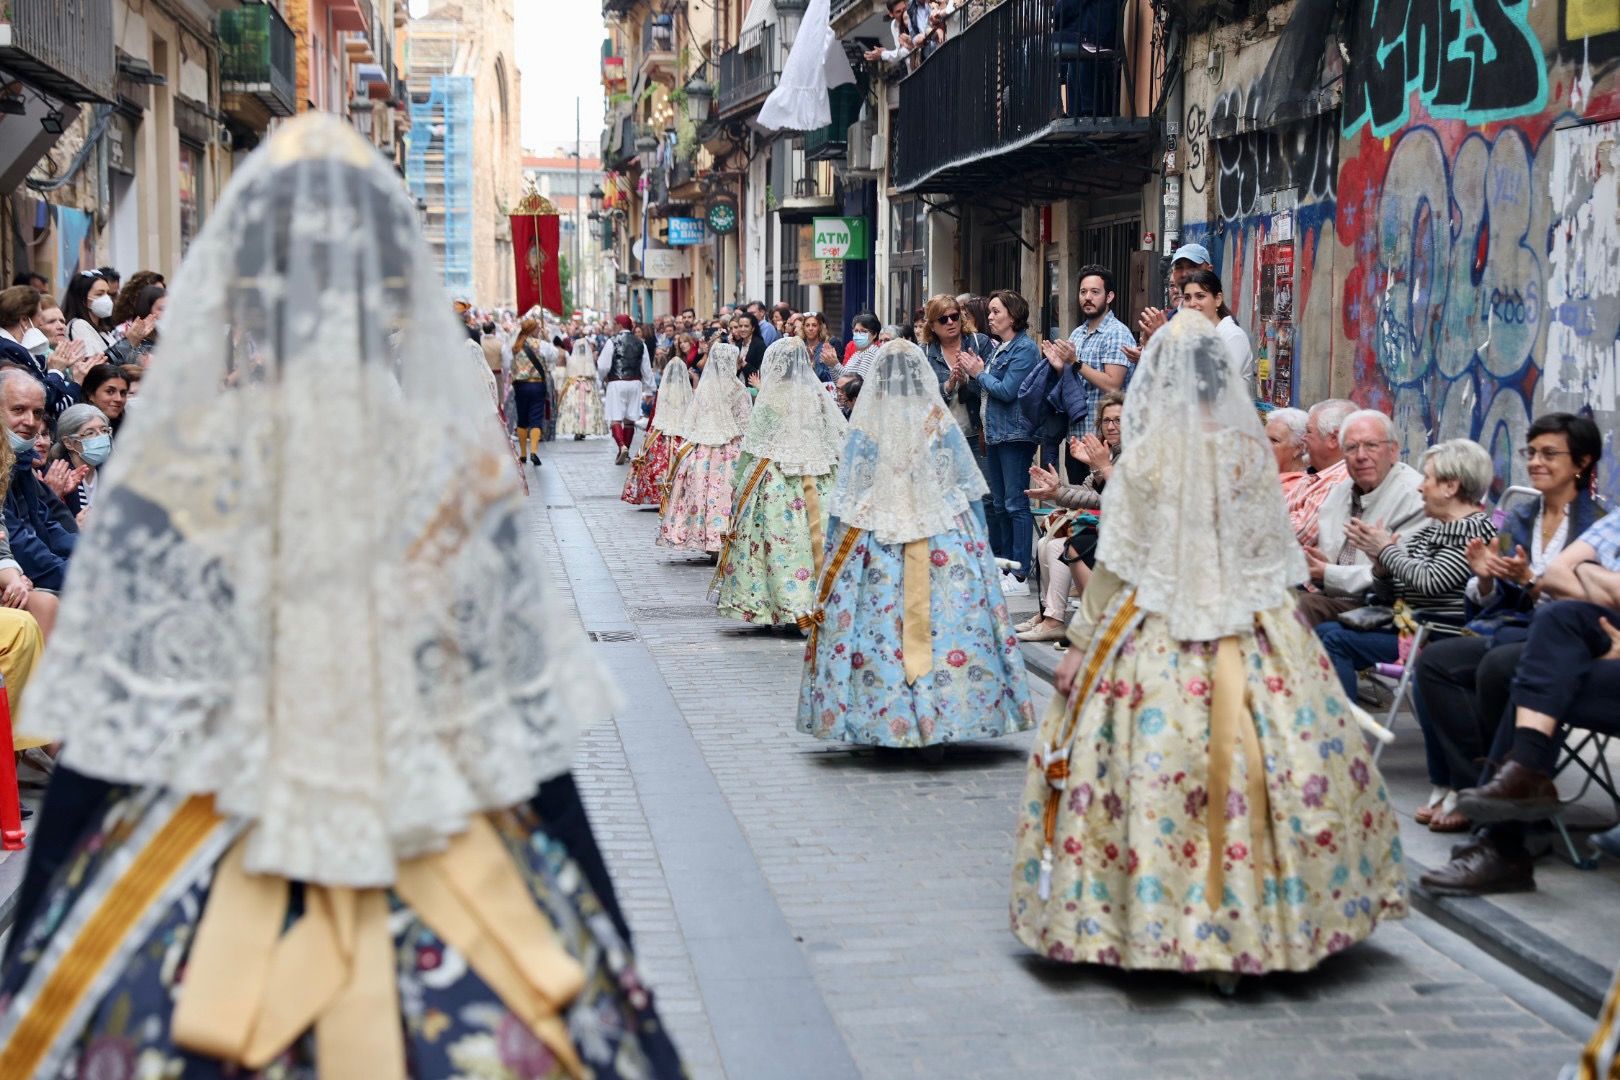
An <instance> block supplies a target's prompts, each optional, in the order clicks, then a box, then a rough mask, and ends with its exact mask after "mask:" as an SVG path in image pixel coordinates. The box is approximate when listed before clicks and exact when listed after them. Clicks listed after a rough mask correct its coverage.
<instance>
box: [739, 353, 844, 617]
mask: <svg viewBox="0 0 1620 1080" xmlns="http://www.w3.org/2000/svg"><path fill="white" fill-rule="evenodd" d="M760 374H761V379H760V385H759V397H758V398H756V399H755V401H754V411H753V414H752V415H751V416H750V417H749V420H748V434H747V435H745V436H743V442H742V457H741V458H740V459H739V460H738V462H737V473H736V476H735V477H733V481H732V482H733V483H734V484H735V486H736V489H737V497H736V506H735V508H734V509H733V510H732V514H731V529H730V531H729V535H728V536H727V537H726V545H725V547H724V548H723V549H722V550H721V553H720V567H719V569H718V570H717V571H716V572H715V583H716V584H717V585H718V586H719V608H720V614H722V615H727V616H730V617H731V618H734V619H741V620H743V621H744V622H750V623H763V624H765V625H766V626H797V625H798V622H799V619H800V617H801V616H804V615H808V614H810V611H811V609H812V608H813V607H815V590H816V574H817V572H818V571H819V570H820V568H821V557H822V547H823V537H824V536H825V535H826V522H827V498H828V496H829V495H831V494H832V487H833V479H834V476H835V474H836V472H837V469H838V455H839V454H841V453H842V452H843V449H844V437H845V433H846V432H847V431H848V427H849V424H848V421H846V420H845V419H844V414H843V413H842V412H840V411H839V409H838V402H836V401H835V400H833V396H832V394H831V393H829V392H828V391H827V388H826V387H824V386H822V385H821V383H820V382H819V381H818V380H817V379H816V375H815V372H814V371H813V370H812V368H811V366H810V353H809V351H808V350H806V349H805V347H804V342H803V341H801V340H799V339H798V338H781V339H779V340H777V341H774V342H772V343H771V346H770V347H769V348H768V349H766V350H765V362H764V363H763V364H762V365H761V367H760Z"/></svg>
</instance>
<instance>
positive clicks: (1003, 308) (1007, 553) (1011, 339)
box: [959, 289, 1041, 596]
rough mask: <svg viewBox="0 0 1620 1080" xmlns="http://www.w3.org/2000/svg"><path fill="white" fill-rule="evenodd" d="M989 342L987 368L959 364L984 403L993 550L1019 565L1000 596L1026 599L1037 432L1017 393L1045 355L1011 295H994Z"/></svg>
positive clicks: (1024, 306)
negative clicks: (991, 345)
mask: <svg viewBox="0 0 1620 1080" xmlns="http://www.w3.org/2000/svg"><path fill="white" fill-rule="evenodd" d="M989 322H990V336H991V338H992V339H994V340H995V341H996V342H998V344H997V345H996V348H995V351H994V352H993V353H991V354H990V359H989V361H988V362H986V361H984V360H981V359H979V358H978V357H967V358H965V359H962V360H961V361H960V363H961V365H962V367H961V369H960V372H959V373H960V374H961V376H962V377H963V378H964V379H972V380H973V381H974V382H976V383H977V384H978V387H979V390H980V392H981V397H982V399H983V406H982V407H983V409H984V441H985V443H986V446H987V447H988V451H989V457H988V462H987V467H986V476H985V479H986V480H988V481H989V484H990V497H989V498H988V499H986V500H985V507H984V508H985V518H986V524H988V525H989V528H990V550H991V551H993V552H994V553H995V555H996V557H997V558H998V559H1006V560H1008V561H1010V562H1013V563H1016V564H1017V568H1016V569H1015V570H1012V571H1011V572H1009V573H1005V574H1003V575H1002V581H1001V591H1002V592H1003V593H1004V594H1007V595H1010V596H1027V595H1028V594H1029V584H1028V582H1027V581H1026V578H1028V576H1029V559H1030V552H1031V550H1032V549H1033V547H1034V544H1035V518H1034V516H1033V515H1032V514H1031V513H1030V509H1029V496H1027V495H1025V494H1024V491H1025V489H1026V488H1027V487H1028V486H1029V484H1028V481H1029V466H1030V462H1032V461H1033V460H1034V459H1035V439H1036V435H1035V428H1034V425H1033V423H1032V422H1031V420H1030V417H1029V414H1028V413H1027V411H1026V410H1024V409H1023V408H1020V406H1019V401H1018V391H1019V389H1020V388H1021V387H1022V386H1023V385H1024V381H1025V380H1026V379H1028V378H1029V374H1030V372H1032V371H1034V370H1035V368H1036V367H1037V366H1038V365H1039V364H1040V363H1041V354H1040V351H1039V350H1038V349H1036V347H1035V342H1033V341H1031V340H1030V337H1029V333H1028V329H1029V302H1028V301H1027V300H1025V299H1024V298H1023V297H1022V296H1019V295H1018V294H1017V293H1015V292H1013V291H1012V290H1011V289H997V290H996V291H995V292H993V293H991V294H990V304H989Z"/></svg>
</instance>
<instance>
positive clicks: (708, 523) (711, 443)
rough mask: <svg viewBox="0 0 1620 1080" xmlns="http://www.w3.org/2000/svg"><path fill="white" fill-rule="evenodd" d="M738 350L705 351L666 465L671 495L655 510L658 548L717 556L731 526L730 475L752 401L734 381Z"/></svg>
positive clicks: (719, 347) (722, 345)
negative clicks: (672, 454) (676, 446)
mask: <svg viewBox="0 0 1620 1080" xmlns="http://www.w3.org/2000/svg"><path fill="white" fill-rule="evenodd" d="M739 355H740V353H739V352H738V351H737V346H735V345H730V344H726V343H724V342H722V343H720V344H717V345H715V346H714V347H713V348H711V349H710V350H709V356H708V359H707V360H705V361H704V363H703V375H702V376H701V377H700V378H699V379H698V385H697V389H696V390H695V391H693V393H692V404H691V405H689V406H688V407H687V409H686V416H685V418H684V419H682V421H681V428H680V430H681V440H682V442H681V448H680V449H679V450H677V451H676V452H675V457H674V459H673V460H672V461H671V462H670V476H669V497H668V498H666V499H665V500H664V505H663V506H662V507H660V508H659V511H658V513H659V522H658V541H657V542H658V545H659V546H660V547H672V548H679V549H681V550H683V551H693V552H698V553H700V554H709V555H712V554H715V553H717V552H718V551H719V550H720V545H721V544H723V543H724V542H725V535H726V529H727V528H728V527H729V525H730V523H731V500H732V496H733V494H734V492H733V491H732V487H731V477H732V474H733V473H734V472H736V468H737V455H738V454H740V453H741V452H742V438H743V432H745V431H747V430H748V413H749V410H750V408H752V399H750V398H749V396H748V390H747V389H746V388H745V387H744V386H743V384H742V382H741V380H739V379H738V378H737V358H738V356H739Z"/></svg>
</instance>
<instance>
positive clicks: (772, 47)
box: [718, 23, 782, 120]
mask: <svg viewBox="0 0 1620 1080" xmlns="http://www.w3.org/2000/svg"><path fill="white" fill-rule="evenodd" d="M781 74H782V63H781V57H780V56H779V55H778V49H777V47H776V25H775V24H774V23H771V24H767V25H766V26H765V28H764V29H763V30H762V31H761V32H760V36H759V44H758V45H756V46H754V47H753V48H751V49H748V50H747V51H743V50H741V49H735V48H734V49H727V50H726V51H725V52H723V53H721V54H720V93H719V104H718V113H719V117H720V119H722V120H725V119H729V118H731V117H733V116H735V115H737V114H739V113H741V112H744V111H745V110H747V109H750V108H754V107H757V106H759V105H761V104H763V103H764V101H765V99H766V98H767V97H768V96H770V92H771V91H772V90H774V89H776V81H777V79H778V78H779V77H780V76H781Z"/></svg>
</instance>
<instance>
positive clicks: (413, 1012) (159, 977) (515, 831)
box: [0, 796, 685, 1080]
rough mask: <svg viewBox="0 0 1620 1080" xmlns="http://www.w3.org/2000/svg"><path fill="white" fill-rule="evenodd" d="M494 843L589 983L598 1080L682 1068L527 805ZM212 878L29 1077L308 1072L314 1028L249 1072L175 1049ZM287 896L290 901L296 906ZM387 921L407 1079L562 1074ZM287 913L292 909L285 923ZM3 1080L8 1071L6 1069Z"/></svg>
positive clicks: (494, 1004) (263, 1079)
mask: <svg viewBox="0 0 1620 1080" xmlns="http://www.w3.org/2000/svg"><path fill="white" fill-rule="evenodd" d="M139 798H140V797H139V796H131V797H126V798H124V799H122V800H119V801H117V802H115V803H114V804H112V805H111V807H110V808H109V809H108V810H107V811H106V813H105V815H104V816H103V818H102V821H101V824H100V825H99V826H98V827H96V828H94V829H92V830H91V831H90V835H88V836H87V837H86V838H85V839H84V840H82V841H81V842H80V845H79V847H78V849H77V851H76V853H75V854H74V855H73V856H72V857H71V858H69V859H68V861H67V862H66V863H65V864H64V865H63V867H62V868H61V870H60V872H59V874H58V876H57V879H56V885H55V887H54V888H53V891H52V893H51V895H50V896H49V898H48V900H47V901H46V902H45V904H44V905H43V907H42V909H41V911H40V914H39V917H38V918H36V919H35V920H34V921H33V923H32V925H31V926H30V928H29V930H28V938H27V940H26V941H24V942H23V943H21V946H20V948H19V949H17V950H16V955H15V959H14V962H13V963H12V964H11V966H10V967H8V968H7V970H6V971H5V972H4V973H3V974H0V1016H3V1014H4V1013H5V1012H6V1010H8V1009H10V1008H12V1007H13V1006H18V1007H21V1006H24V1005H26V1004H27V1002H28V1000H29V999H30V998H31V997H32V996H34V995H35V994H37V992H38V988H37V986H35V985H34V982H35V980H34V979H33V978H31V976H33V975H34V974H35V968H36V966H37V964H38V961H39V960H40V958H41V956H42V955H43V954H44V952H45V951H46V949H47V947H48V946H49V944H50V941H51V938H52V935H53V934H54V933H55V932H56V931H57V929H58V928H59V927H60V926H61V925H62V924H63V922H64V920H65V919H66V918H67V917H68V914H69V912H70V911H71V910H72V908H73V907H74V904H75V903H76V901H78V900H79V898H80V897H81V896H83V895H84V894H85V893H86V891H87V890H88V889H89V888H90V887H91V885H92V884H93V883H94V882H96V881H97V880H98V878H99V877H100V876H101V875H102V874H106V873H116V872H117V868H118V866H119V860H120V858H121V857H123V856H124V855H125V849H126V848H127V847H128V844H127V841H128V840H129V837H130V834H131V831H132V825H131V819H132V817H138V816H139V814H138V810H137V811H136V813H135V814H132V813H131V808H132V806H134V805H136V800H138V799H139ZM490 820H491V822H492V823H493V824H494V825H495V827H496V830H497V832H498V834H499V836H500V839H501V840H502V842H503V843H504V845H505V847H506V849H507V851H508V853H509V854H510V855H511V856H512V859H513V861H514V864H515V865H516V867H517V869H518V871H519V873H520V874H521V876H522V877H523V879H524V881H525V882H526V883H527V884H528V885H529V887H530V889H531V890H532V891H533V894H534V896H535V899H536V901H537V903H538V905H539V908H540V910H541V911H542V912H543V913H544V914H545V915H546V916H547V917H549V919H550V921H551V923H552V925H553V927H554V928H555V931H556V934H557V937H558V940H559V941H560V942H561V943H562V945H563V947H564V949H566V951H567V952H568V953H569V954H571V955H572V956H573V957H574V958H575V959H576V960H578V961H580V963H581V964H583V965H584V967H585V971H586V983H585V987H584V989H583V990H582V991H581V992H580V993H579V995H578V997H576V998H575V999H574V1001H573V1003H572V1004H571V1005H570V1006H569V1007H568V1009H567V1010H566V1012H565V1013H564V1014H563V1018H564V1019H565V1020H566V1022H567V1025H568V1032H569V1035H570V1037H571V1038H572V1041H573V1043H574V1048H575V1050H576V1052H577V1053H578V1054H579V1056H580V1058H581V1059H582V1060H583V1062H584V1064H585V1066H586V1067H587V1068H588V1069H589V1070H590V1071H591V1073H592V1075H593V1076H594V1077H596V1080H608V1078H615V1077H617V1078H623V1080H631V1078H636V1080H642V1078H663V1077H680V1076H684V1075H685V1073H684V1070H683V1068H682V1066H681V1063H680V1059H679V1056H678V1055H677V1054H676V1051H675V1047H674V1044H673V1043H671V1042H670V1040H669V1036H668V1034H667V1033H666V1031H665V1029H664V1027H663V1026H662V1024H661V1023H660V1021H659V1019H658V1016H657V1014H656V1013H655V1012H654V1010H653V1006H652V1000H651V995H650V993H649V991H648V990H647V989H646V987H644V986H643V985H642V983H641V981H640V977H639V976H638V974H637V972H636V968H635V964H634V961H633V959H632V957H631V955H630V951H629V949H628V947H627V946H626V945H625V943H624V941H623V939H622V938H621V937H620V936H619V934H618V932H617V931H616V930H615V929H614V924H613V920H612V918H611V917H610V916H609V914H608V913H607V912H606V911H605V910H604V909H603V907H602V905H601V903H600V902H599V901H598V900H597V898H596V896H595V894H594V893H593V892H592V891H591V889H590V887H589V886H588V885H587V884H586V882H585V879H584V876H583V875H582V873H581V872H580V870H579V868H578V866H577V865H576V864H575V863H574V862H573V861H572V860H571V859H570V858H569V857H568V854H567V852H566V851H565V850H564V849H563V847H562V845H561V844H559V843H557V842H555V841H554V840H552V839H551V838H550V837H549V836H548V835H547V834H546V833H545V832H544V831H542V829H541V828H540V826H539V824H538V822H537V819H536V818H535V817H534V816H533V815H532V813H531V812H530V811H528V810H527V808H518V809H514V810H511V811H507V812H504V813H500V814H493V815H490ZM212 881H213V876H212V874H211V873H204V874H201V875H200V876H199V878H198V880H196V881H194V882H192V883H191V884H190V885H189V887H187V888H185V889H184V891H183V892H181V893H180V894H179V895H178V897H177V899H175V901H174V902H173V903H171V904H170V905H169V906H168V908H167V910H165V911H162V912H161V913H160V915H159V917H158V918H157V920H156V922H155V923H153V924H152V928H151V929H150V930H149V931H146V932H144V933H143V934H142V936H141V939H140V941H139V944H138V945H137V947H136V948H135V949H134V950H133V952H131V953H130V954H129V955H128V957H127V958H126V959H124V961H123V963H122V964H121V965H119V964H117V963H114V964H111V965H109V967H108V969H107V970H106V971H104V972H103V973H102V974H101V976H99V979H101V980H104V984H103V983H98V984H97V986H96V987H95V989H93V990H92V991H91V993H92V995H93V1004H92V1006H91V1008H90V1011H89V1012H88V1014H87V1015H86V1016H85V1017H84V1019H83V1021H82V1023H81V1024H80V1030H79V1031H78V1033H77V1035H75V1036H73V1037H72V1043H71V1045H70V1048H69V1052H68V1053H67V1055H66V1056H65V1057H64V1058H62V1059H61V1061H60V1062H59V1066H58V1067H56V1068H52V1069H50V1070H48V1071H46V1072H44V1073H40V1074H36V1076H35V1077H34V1078H32V1080H46V1078H49V1080H90V1078H94V1080H142V1078H146V1077H156V1078H162V1080H225V1078H227V1077H229V1078H231V1080H249V1078H252V1080H315V1078H316V1075H317V1064H316V1054H315V1036H314V1032H313V1030H311V1031H308V1032H305V1034H304V1035H303V1036H301V1037H300V1038H299V1039H297V1040H296V1041H294V1043H293V1044H292V1045H291V1046H290V1047H289V1048H288V1049H287V1050H286V1051H284V1052H283V1053H282V1054H281V1055H280V1056H279V1057H278V1058H276V1059H275V1060H274V1061H272V1062H271V1063H270V1064H269V1065H267V1066H266V1067H265V1068H263V1069H260V1070H258V1071H257V1072H250V1071H249V1070H246V1069H242V1068H238V1067H236V1066H234V1065H227V1064H223V1063H221V1062H220V1061H218V1060H216V1059H213V1058H207V1057H202V1056H198V1055H194V1054H191V1053H189V1052H187V1051H185V1050H182V1049H179V1048H177V1047H176V1046H175V1045H174V1044H173V1043H172V1041H171V1039H170V1021H171V1018H172V1017H173V1014H174V1010H175V1003H176V1001H177V999H178V995H179V991H180V983H181V980H182V978H183V976H184V972H185V966H186V957H187V954H188V952H189V949H190V947H191V944H192V941H193V934H194V933H195V930H196V925H197V920H198V917H199V915H200V913H201V912H202V910H203V909H204V907H205V906H206V903H207V899H208V895H209V890H210V887H211V884H212ZM298 895H299V894H298V893H297V892H296V891H295V892H294V904H295V906H296V904H297V903H298ZM391 906H392V909H393V911H392V916H391V918H390V923H389V925H390V927H391V928H392V930H393V933H394V959H395V967H396V971H397V986H398V990H399V1007H400V1026H401V1029H402V1030H401V1036H402V1038H403V1039H404V1040H405V1066H406V1073H407V1075H408V1076H410V1077H412V1078H423V1080H425V1078H439V1077H478V1078H480V1080H563V1078H565V1077H567V1076H568V1073H567V1072H566V1070H565V1069H564V1068H563V1066H562V1064H561V1063H560V1062H559V1061H558V1060H557V1059H556V1057H555V1056H554V1055H553V1054H552V1053H551V1051H550V1050H549V1049H548V1048H547V1047H546V1046H545V1044H544V1043H542V1042H541V1041H540V1040H539V1039H538V1038H537V1037H536V1036H535V1035H534V1034H533V1032H532V1031H531V1030H530V1029H529V1028H528V1026H527V1025H526V1024H524V1023H523V1022H522V1021H520V1020H518V1019H517V1018H516V1017H515V1016H514V1015H513V1014H512V1013H511V1012H510V1011H509V1010H508V1009H507V1008H506V1006H505V1005H503V1004H502V1002H501V1000H500V999H499V998H498V997H497V996H496V995H495V994H494V993H493V992H491V991H490V989H489V988H488V987H487V986H486V985H485V984H484V983H483V981H482V980H481V979H480V978H479V977H478V976H477V975H476V974H474V973H473V972H472V970H471V969H470V968H469V967H468V965H467V963H466V961H464V960H463V959H462V958H461V957H460V956H459V955H458V954H457V952H456V950H455V949H453V948H451V947H450V946H448V945H446V944H445V943H444V942H442V941H440V940H439V938H438V937H437V936H436V935H435V934H434V933H433V932H432V931H431V930H429V929H428V928H427V926H425V925H424V924H423V923H422V922H421V921H420V919H418V918H417V917H416V916H415V914H414V913H413V912H411V911H410V909H408V908H406V907H404V906H403V905H401V904H400V903H399V902H398V900H397V899H394V900H393V901H392V904H391ZM290 918H291V915H290V916H289V919H290ZM8 1080H9V1078H8Z"/></svg>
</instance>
